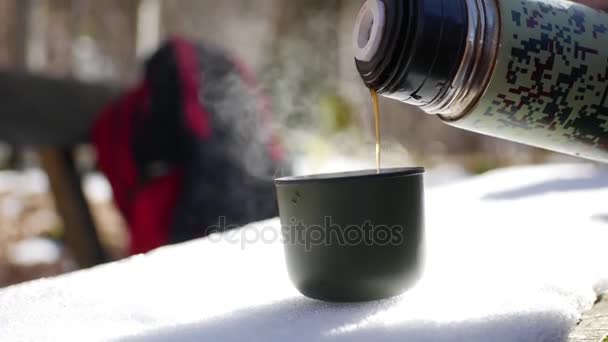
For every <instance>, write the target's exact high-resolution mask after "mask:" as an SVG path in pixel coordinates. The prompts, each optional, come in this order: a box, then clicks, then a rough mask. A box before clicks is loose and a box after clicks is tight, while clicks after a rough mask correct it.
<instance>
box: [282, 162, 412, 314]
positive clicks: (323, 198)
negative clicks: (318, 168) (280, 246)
mask: <svg viewBox="0 0 608 342" xmlns="http://www.w3.org/2000/svg"><path fill="white" fill-rule="evenodd" d="M423 174H424V169H423V168H406V169H387V170H383V171H382V173H380V174H377V173H376V171H375V170H374V171H361V172H349V173H341V174H329V175H318V176H309V177H288V178H281V179H277V180H276V181H275V183H276V186H277V196H278V202H279V211H280V216H281V225H282V233H283V238H284V244H285V256H286V261H287V268H288V271H289V276H290V278H291V280H292V282H293V283H294V285H295V286H296V287H297V289H298V290H299V291H300V292H301V293H302V294H303V295H305V296H307V297H310V298H314V299H319V300H323V301H329V302H362V301H371V300H377V299H382V298H389V297H393V296H396V295H399V294H401V293H403V292H404V291H406V290H407V289H408V288H410V287H411V286H412V285H414V284H415V283H416V281H417V280H418V279H419V277H420V275H421V273H422V268H423V252H424V251H423V249H424V185H423Z"/></svg>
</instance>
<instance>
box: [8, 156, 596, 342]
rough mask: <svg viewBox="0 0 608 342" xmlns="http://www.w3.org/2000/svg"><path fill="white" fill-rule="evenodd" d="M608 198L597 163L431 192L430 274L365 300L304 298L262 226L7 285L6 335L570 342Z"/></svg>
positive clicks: (511, 172) (592, 282)
mask: <svg viewBox="0 0 608 342" xmlns="http://www.w3.org/2000/svg"><path fill="white" fill-rule="evenodd" d="M607 198H608V171H606V170H603V169H600V168H597V167H595V166H592V165H561V166H555V165H553V166H542V167H531V168H517V169H506V170H501V171H496V172H492V173H489V174H486V175H484V176H481V177H476V178H473V179H470V180H467V181H464V182H461V183H458V184H454V185H448V186H443V187H439V188H436V189H432V190H430V191H428V193H427V230H428V251H429V255H428V261H427V271H426V274H425V276H424V278H423V280H422V281H421V282H420V284H419V285H418V286H417V287H415V288H414V289H413V290H411V291H409V292H408V293H406V294H404V295H403V296H400V297H398V298H393V299H388V300H384V301H379V302H372V303H363V304H341V305H336V304H327V303H321V302H317V301H314V300H309V299H306V298H304V297H302V296H301V295H299V294H298V293H297V292H296V290H295V289H294V288H293V287H292V286H291V284H290V282H289V280H288V277H287V274H286V270H285V267H284V263H283V254H282V246H281V244H280V242H279V241H278V240H276V239H275V240H276V241H275V242H270V240H273V239H274V238H275V237H276V236H275V234H277V232H278V225H279V224H278V221H277V220H271V221H267V222H262V223H257V224H254V225H251V226H248V227H246V228H244V229H243V230H240V231H237V232H233V233H229V234H228V235H216V236H213V237H211V238H209V239H205V240H199V241H193V242H190V243H186V244H183V245H179V246H173V247H167V248H163V249H160V250H158V251H156V252H153V253H151V254H149V255H146V256H136V257H134V258H131V259H128V260H126V261H122V262H118V263H114V264H109V265H105V266H101V267H98V268H95V269H92V270H87V271H81V272H77V273H73V274H69V275H66V276H62V277H58V278H55V279H47V280H40V281H36V282H32V283H27V284H24V285H21V286H16V287H12V288H8V289H5V290H2V291H0V341H14V340H18V341H21V340H30V341H69V340H74V341H108V340H109V341H114V340H117V341H439V342H441V341H468V342H475V341H535V342H537V341H550V342H559V341H565V340H566V338H567V336H568V334H569V332H570V331H571V330H572V328H573V327H574V325H575V324H576V322H577V320H578V319H579V318H580V316H581V313H582V312H583V311H585V310H587V309H589V308H590V307H591V306H592V304H593V302H594V300H595V299H596V296H597V294H599V293H603V292H604V291H606V290H608V268H607V267H606V241H608V206H606V203H607V202H606V199H607ZM262 236H263V237H264V239H262V238H261V237H262ZM256 238H258V239H257V240H258V241H257V242H251V241H253V240H256ZM262 240H265V242H264V241H262Z"/></svg>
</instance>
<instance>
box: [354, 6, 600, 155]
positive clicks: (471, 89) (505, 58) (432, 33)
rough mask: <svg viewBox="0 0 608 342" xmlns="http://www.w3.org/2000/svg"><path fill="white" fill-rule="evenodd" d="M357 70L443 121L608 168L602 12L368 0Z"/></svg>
mask: <svg viewBox="0 0 608 342" xmlns="http://www.w3.org/2000/svg"><path fill="white" fill-rule="evenodd" d="M354 44H355V51H356V53H355V59H356V64H357V69H358V70H359V72H360V74H361V77H362V78H363V81H364V82H365V84H366V85H367V86H368V87H369V88H371V89H375V90H377V91H378V93H380V94H381V95H383V96H386V97H389V98H393V99H396V100H399V101H402V102H405V103H408V104H412V105H415V106H418V107H419V108H421V109H423V110H424V111H425V112H427V113H430V114H434V115H437V116H438V117H439V118H440V119H441V120H443V121H444V122H446V123H448V124H450V125H453V126H456V127H460V128H463V129H466V130H470V131H474V132H478V133H483V134H487V135H491V136H495V137H499V138H503V139H507V140H511V141H516V142H520V143H524V144H528V145H533V146H537V147H542V148H545V149H549V150H553V151H557V152H562V153H566V154H571V155H575V156H580V157H583V158H587V159H592V160H598V161H604V162H608V13H606V12H603V11H600V10H596V9H592V8H589V7H587V6H584V5H580V4H575V3H573V2H569V1H566V0H368V1H367V2H366V3H365V4H364V5H363V8H362V9H361V12H360V14H359V16H358V18H357V23H356V27H355V34H354Z"/></svg>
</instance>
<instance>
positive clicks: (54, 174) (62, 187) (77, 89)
mask: <svg viewBox="0 0 608 342" xmlns="http://www.w3.org/2000/svg"><path fill="white" fill-rule="evenodd" d="M117 93H118V91H117V89H114V88H112V87H109V86H105V85H95V84H86V83H82V82H78V81H74V80H65V79H62V80H55V79H51V78H47V77H40V76H34V75H30V74H27V73H22V72H12V71H0V106H1V107H2V116H1V117H0V141H4V142H7V143H9V144H12V145H17V146H33V147H35V148H36V149H37V151H38V153H39V155H40V160H41V164H42V167H43V168H44V170H45V171H46V173H47V175H48V177H49V182H50V186H51V190H52V192H53V196H54V198H55V203H56V206H57V210H58V211H59V214H60V215H61V217H62V219H63V222H64V228H65V241H66V244H67V246H68V248H69V249H70V251H71V252H72V254H73V255H74V257H75V259H76V261H77V262H78V264H79V266H80V267H85V268H86V267H90V266H94V265H98V264H100V263H103V262H105V261H107V256H106V253H105V252H104V250H103V248H102V246H101V243H100V241H99V238H98V235H97V231H96V228H95V224H94V221H93V218H92V215H91V211H90V209H89V207H88V204H87V202H86V199H85V196H84V193H83V191H82V187H81V179H80V176H79V173H78V171H77V169H76V166H75V164H74V159H73V156H72V153H73V147H74V146H76V145H78V144H82V143H86V142H87V139H88V132H89V129H90V127H91V124H92V123H93V121H94V119H95V117H96V114H97V113H98V111H99V110H100V109H101V108H102V107H103V105H104V104H105V103H107V101H110V100H111V99H112V98H113V97H114V96H115V95H116V94H117ZM125 148H126V147H125Z"/></svg>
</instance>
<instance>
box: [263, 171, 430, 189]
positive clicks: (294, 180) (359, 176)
mask: <svg viewBox="0 0 608 342" xmlns="http://www.w3.org/2000/svg"><path fill="white" fill-rule="evenodd" d="M424 172H425V169H424V167H405V168H388V169H382V170H381V171H380V173H377V171H376V170H375V169H374V170H360V171H349V172H338V173H324V174H318V175H307V176H290V177H281V178H277V179H275V181H274V182H275V184H276V185H289V184H298V183H335V182H343V181H349V180H365V179H387V178H395V177H409V176H417V175H421V174H423V173H424Z"/></svg>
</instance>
